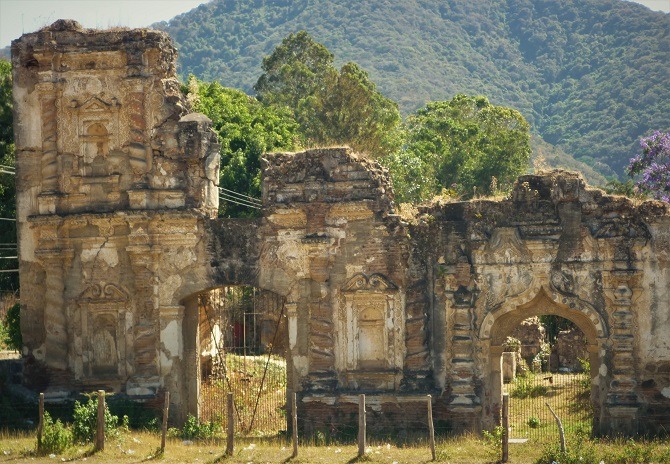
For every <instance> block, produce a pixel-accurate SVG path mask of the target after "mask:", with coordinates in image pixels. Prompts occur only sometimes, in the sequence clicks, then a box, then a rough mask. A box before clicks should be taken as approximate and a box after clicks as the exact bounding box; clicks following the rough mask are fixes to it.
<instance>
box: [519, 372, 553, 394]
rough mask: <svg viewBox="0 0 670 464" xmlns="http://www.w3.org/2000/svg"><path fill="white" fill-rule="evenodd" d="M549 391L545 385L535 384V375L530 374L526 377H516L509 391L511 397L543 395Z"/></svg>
mask: <svg viewBox="0 0 670 464" xmlns="http://www.w3.org/2000/svg"><path fill="white" fill-rule="evenodd" d="M548 391H549V388H548V387H547V386H545V385H537V384H536V383H535V376H534V375H532V374H530V375H528V376H527V377H517V379H516V381H515V382H514V389H513V390H512V391H511V392H510V396H512V397H513V398H521V399H523V398H537V397H538V396H544V395H546V394H547V392H548Z"/></svg>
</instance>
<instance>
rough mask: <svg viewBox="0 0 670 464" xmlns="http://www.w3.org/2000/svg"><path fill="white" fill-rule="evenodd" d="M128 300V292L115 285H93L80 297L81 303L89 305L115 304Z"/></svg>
mask: <svg viewBox="0 0 670 464" xmlns="http://www.w3.org/2000/svg"><path fill="white" fill-rule="evenodd" d="M127 300H128V292H126V291H125V290H123V289H121V288H120V287H118V286H116V285H114V284H106V283H104V282H102V283H99V284H93V285H91V286H90V287H88V288H87V289H86V290H84V291H83V292H82V293H81V295H80V296H79V301H82V302H84V301H85V302H88V303H115V302H121V301H127Z"/></svg>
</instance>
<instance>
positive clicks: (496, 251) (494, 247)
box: [485, 227, 532, 264]
mask: <svg viewBox="0 0 670 464" xmlns="http://www.w3.org/2000/svg"><path fill="white" fill-rule="evenodd" d="M485 256H486V258H487V261H488V262H489V263H498V264H515V263H525V262H529V261H530V258H531V256H532V255H531V253H530V251H529V250H528V248H526V246H525V245H524V244H523V242H522V241H521V238H520V237H519V231H518V230H517V228H516V227H499V228H497V229H495V230H494V231H493V235H492V236H491V239H490V240H489V243H488V244H487V246H486V251H485Z"/></svg>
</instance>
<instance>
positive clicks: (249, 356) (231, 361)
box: [200, 287, 287, 435]
mask: <svg viewBox="0 0 670 464" xmlns="http://www.w3.org/2000/svg"><path fill="white" fill-rule="evenodd" d="M200 311H201V324H200V331H201V337H200V338H201V353H202V354H203V355H202V357H201V364H202V367H203V369H202V374H203V378H202V382H201V395H200V400H201V416H200V419H201V420H205V421H214V422H220V423H225V421H226V417H227V411H226V397H227V394H228V393H229V392H232V393H233V398H234V402H235V418H236V421H237V424H236V428H237V429H238V430H239V431H241V432H242V433H245V434H259V435H273V434H278V433H280V432H281V431H285V430H286V428H287V426H286V424H287V422H286V409H285V408H286V359H285V357H284V355H285V349H286V346H285V340H286V321H285V317H284V299H283V298H282V297H281V296H279V295H277V294H274V293H272V292H267V291H260V290H257V289H255V288H253V287H224V288H222V289H217V290H213V291H211V292H209V293H208V294H206V295H203V296H202V297H201V300H200Z"/></svg>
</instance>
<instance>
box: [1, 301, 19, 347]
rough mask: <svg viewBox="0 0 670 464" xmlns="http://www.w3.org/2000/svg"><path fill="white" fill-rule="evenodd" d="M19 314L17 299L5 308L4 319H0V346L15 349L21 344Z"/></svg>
mask: <svg viewBox="0 0 670 464" xmlns="http://www.w3.org/2000/svg"><path fill="white" fill-rule="evenodd" d="M20 314H21V304H20V303H19V302H18V301H17V302H16V303H14V304H13V305H11V306H10V307H9V308H8V309H7V312H6V313H5V317H4V319H3V320H0V346H3V345H4V347H5V348H6V349H9V350H17V351H18V350H20V349H21V347H22V346H23V338H22V336H21V319H20Z"/></svg>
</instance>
